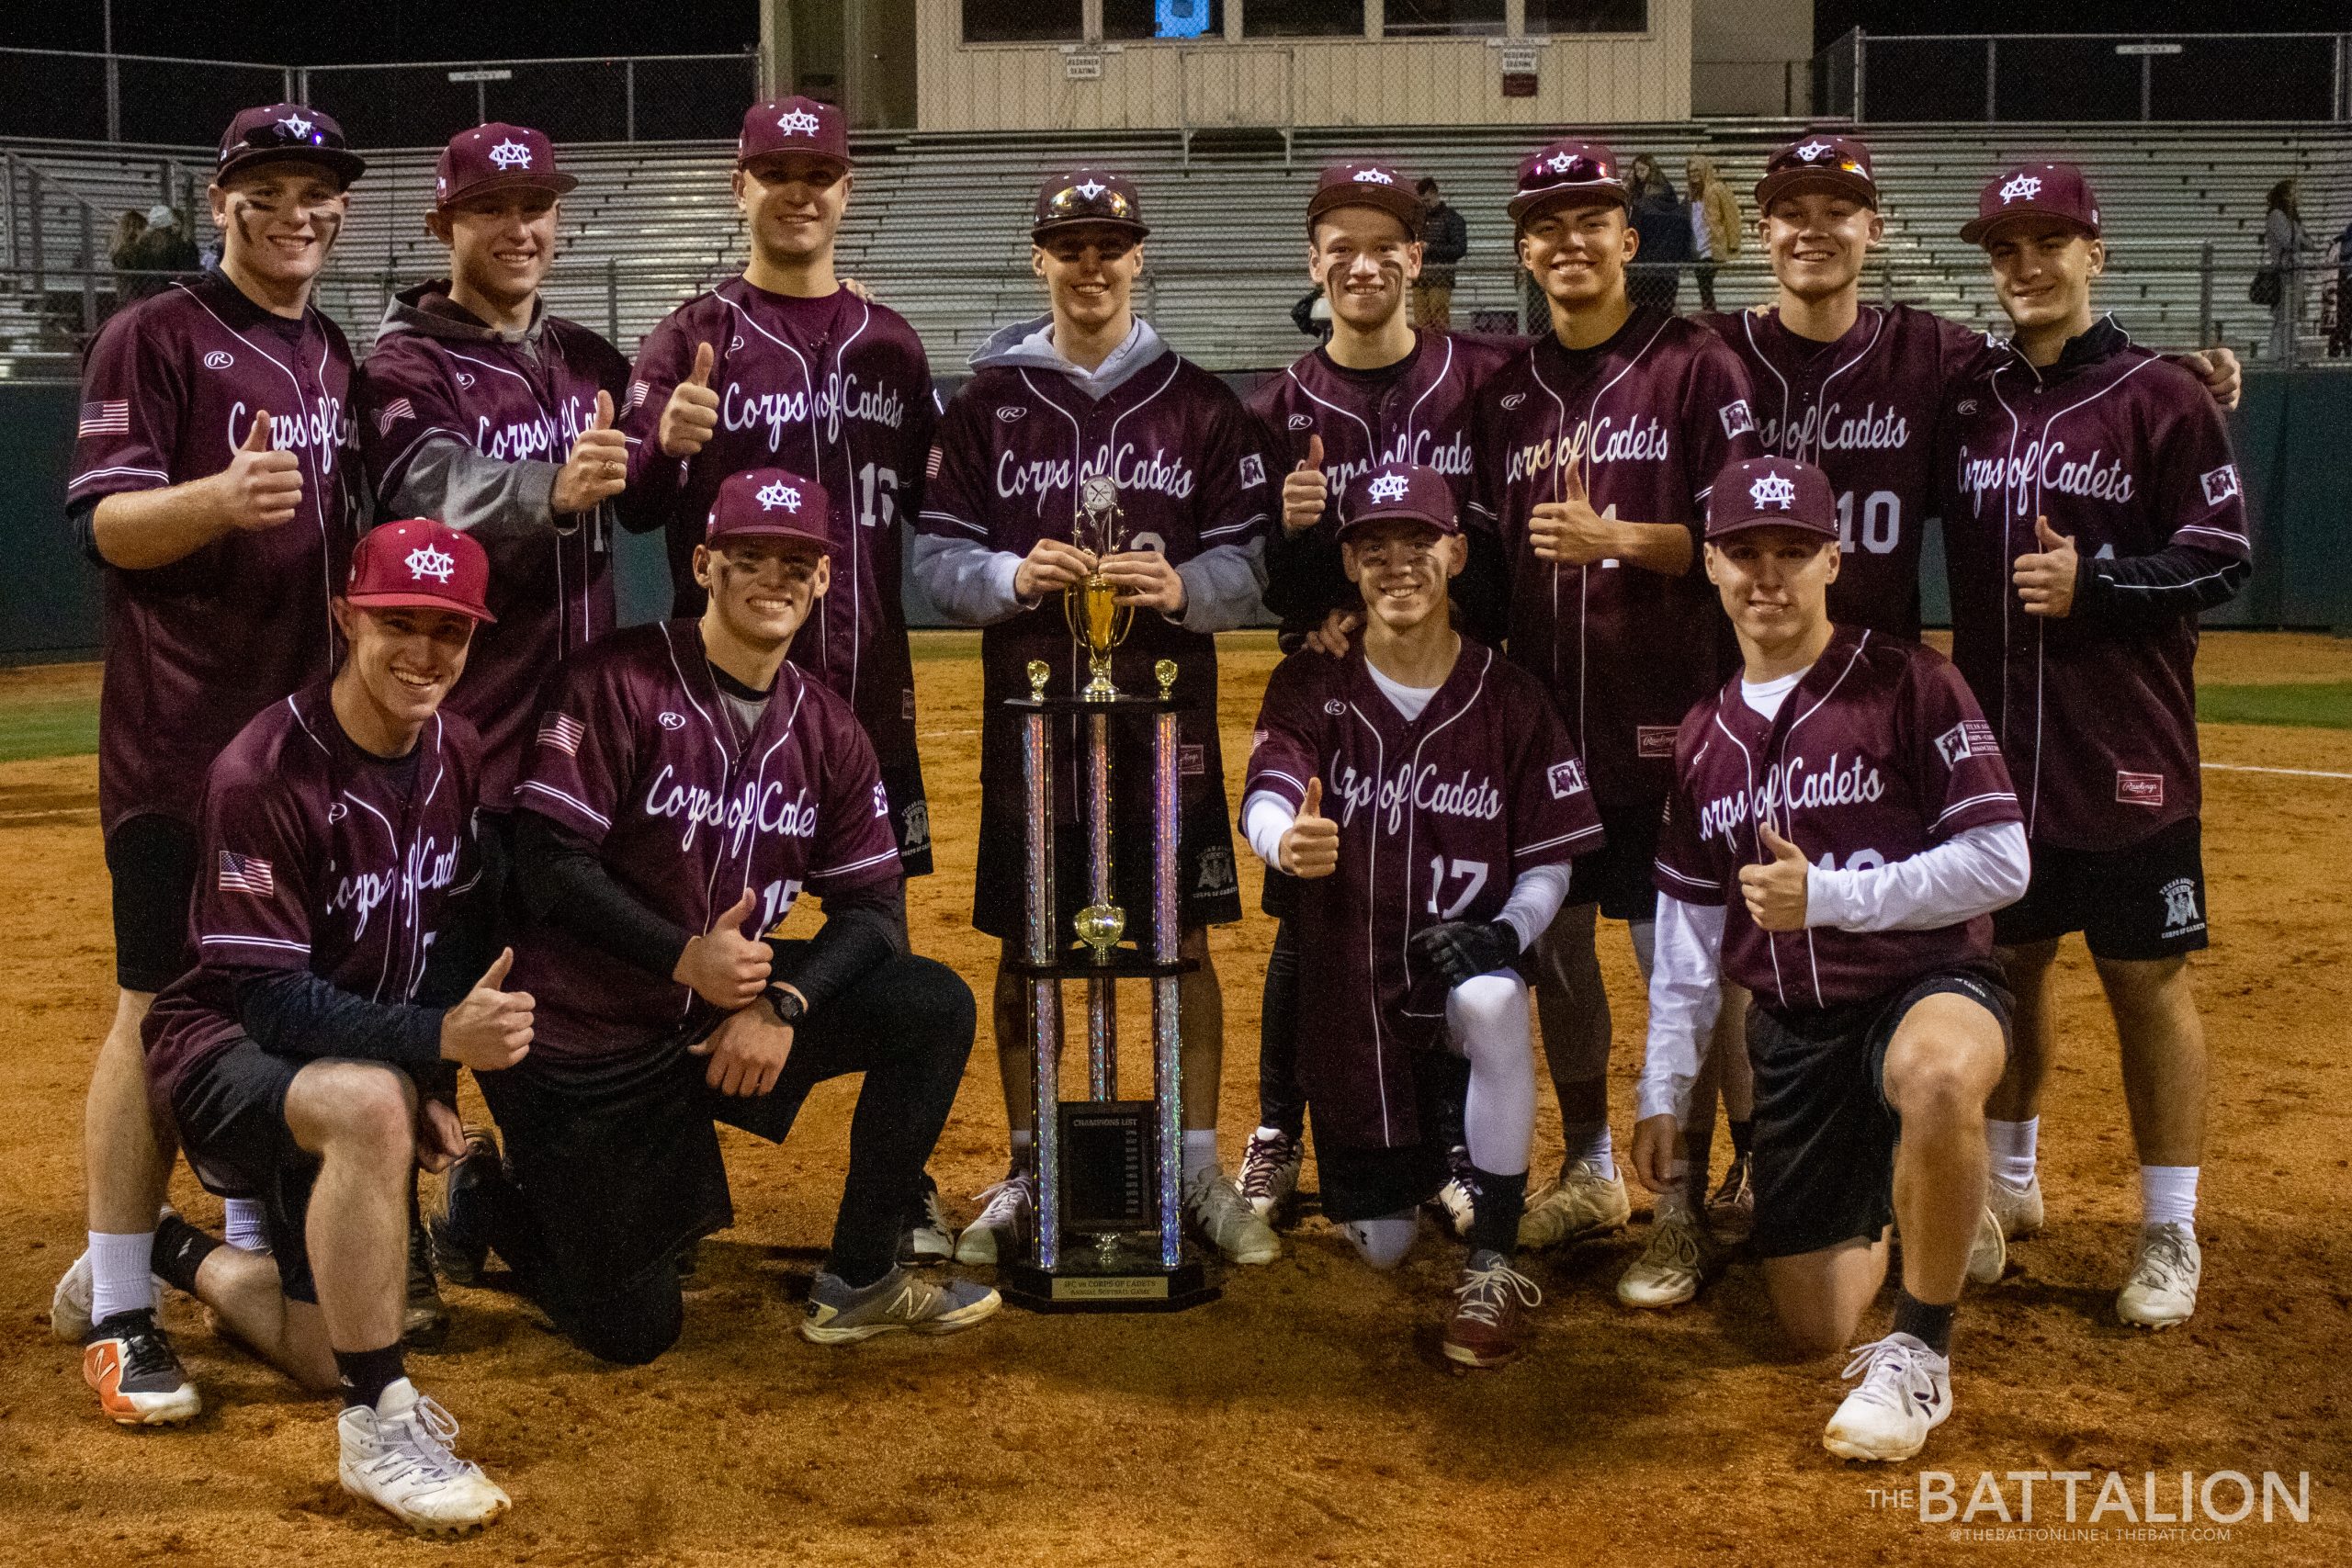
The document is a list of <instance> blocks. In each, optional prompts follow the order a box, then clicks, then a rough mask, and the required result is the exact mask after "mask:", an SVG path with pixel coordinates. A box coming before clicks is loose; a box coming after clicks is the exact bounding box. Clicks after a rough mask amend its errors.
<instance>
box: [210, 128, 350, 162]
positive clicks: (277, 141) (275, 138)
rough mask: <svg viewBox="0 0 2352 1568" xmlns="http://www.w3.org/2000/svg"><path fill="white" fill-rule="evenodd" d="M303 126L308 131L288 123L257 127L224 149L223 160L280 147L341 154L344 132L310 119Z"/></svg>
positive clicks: (221, 150)
mask: <svg viewBox="0 0 2352 1568" xmlns="http://www.w3.org/2000/svg"><path fill="white" fill-rule="evenodd" d="M302 125H303V127H304V129H303V130H300V131H296V130H293V129H292V128H291V127H289V126H288V125H287V123H286V122H285V121H284V120H277V119H274V120H271V121H269V122H268V123H267V124H265V125H256V126H254V127H253V128H252V129H251V130H247V131H246V132H245V133H244V134H243V136H240V137H239V138H237V140H236V141H233V142H232V143H230V144H229V145H228V146H226V147H223V148H222V149H220V159H221V161H222V162H224V163H225V162H227V160H228V159H229V158H230V157H231V156H232V154H234V153H236V152H247V151H251V152H267V151H269V150H270V149H272V148H277V147H332V148H334V149H336V150H338V151H340V150H341V149H342V147H343V132H341V131H339V130H334V128H333V127H331V126H325V125H321V124H320V123H319V122H318V121H316V120H311V119H306V120H303V121H302Z"/></svg>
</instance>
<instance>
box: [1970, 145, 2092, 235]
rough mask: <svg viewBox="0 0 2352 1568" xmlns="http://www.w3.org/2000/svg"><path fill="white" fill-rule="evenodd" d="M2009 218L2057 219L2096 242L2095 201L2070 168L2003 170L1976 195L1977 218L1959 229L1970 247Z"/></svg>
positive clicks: (2031, 166) (2078, 174)
mask: <svg viewBox="0 0 2352 1568" xmlns="http://www.w3.org/2000/svg"><path fill="white" fill-rule="evenodd" d="M2012 218H2056V219H2059V220H2062V221H2064V222H2067V223H2072V224H2074V225H2075V227H2076V228H2078V229H2081V230H2082V231H2084V232H2086V233H2087V234H2089V235H2090V237H2091V238H2092V239H2094V240H2096V239H2098V197H2095V196H2093V195H2091V186H2090V182H2089V181H2088V180H2086V179H2085V178H2083V171H2082V170H2080V169H2078V168H2076V167H2075V165H2074V164H2016V165H2014V166H2012V167H2010V168H2006V169H2003V170H2002V171H2001V172H2000V173H1999V174H1997V175H1994V176H1993V177H1992V178H1991V179H1989V180H1987V181H1986V182H1985V188H1984V189H1983V190H1981V191H1979V192H1977V194H1976V216H1975V217H1974V218H1973V219H1971V220H1968V221H1967V222H1965V223H1963V224H1962V225H1961V226H1960V237H1961V238H1962V239H1963V240H1965V241H1967V242H1968V243H1970V244H1972V245H1973V244H1977V243H1981V242H1982V241H1983V240H1984V239H1985V236H1986V235H1988V234H1990V233H1992V231H1994V230H1995V229H1996V228H1997V227H1999V226H2000V225H2001V224H2002V223H2005V222H2007V220H2010V219H2012Z"/></svg>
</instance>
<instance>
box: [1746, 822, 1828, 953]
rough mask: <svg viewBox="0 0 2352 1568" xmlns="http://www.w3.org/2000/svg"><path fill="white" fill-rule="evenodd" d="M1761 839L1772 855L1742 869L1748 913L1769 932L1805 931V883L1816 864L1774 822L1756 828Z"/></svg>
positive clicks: (1750, 917) (1759, 927) (1762, 929)
mask: <svg viewBox="0 0 2352 1568" xmlns="http://www.w3.org/2000/svg"><path fill="white" fill-rule="evenodd" d="M1756 836H1757V838H1758V840H1759V841H1760V842H1761V843H1762V844H1763V846H1764V851H1765V852H1766V853H1767V854H1770V856H1771V857H1772V858H1771V859H1770V860H1769V861H1766V862H1764V863H1761V864H1758V865H1744V866H1741V867H1740V868H1739V896H1740V897H1742V898H1745V899H1746V900H1747V914H1748V918H1749V919H1753V920H1754V921H1755V922H1756V929H1757V930H1758V931H1803V930H1804V917H1805V884H1806V879H1807V878H1808V877H1809V876H1811V875H1812V874H1813V867H1812V866H1811V865H1810V864H1808V863H1806V861H1805V858H1804V851H1803V850H1800V849H1798V848H1797V847H1796V846H1795V845H1794V844H1792V843H1791V842H1789V840H1786V839H1783V838H1782V837H1781V835H1780V832H1779V830H1778V829H1775V828H1774V827H1773V826H1772V824H1771V823H1770V822H1765V823H1761V824H1759V825H1758V828H1757V829H1756Z"/></svg>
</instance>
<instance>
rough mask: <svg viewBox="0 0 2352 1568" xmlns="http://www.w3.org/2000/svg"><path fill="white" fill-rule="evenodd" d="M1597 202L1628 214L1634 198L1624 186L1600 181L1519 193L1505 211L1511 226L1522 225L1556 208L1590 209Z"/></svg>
mask: <svg viewBox="0 0 2352 1568" xmlns="http://www.w3.org/2000/svg"><path fill="white" fill-rule="evenodd" d="M1596 201H1598V202H1606V203H1610V204H1611V205H1614V206H1617V207H1622V208H1624V209H1626V210H1627V211H1631V210H1632V209H1633V206H1634V198H1633V197H1632V196H1631V195H1630V194H1628V193H1627V191H1626V189H1625V187H1624V186H1621V185H1619V184H1618V183H1617V182H1615V181H1614V180H1599V181H1595V182H1593V183H1591V184H1589V185H1572V186H1544V188H1543V189H1542V190H1528V191H1521V192H1520V193H1519V194H1518V195H1517V196H1514V197H1511V198H1510V207H1509V209H1508V210H1509V211H1510V220H1511V221H1512V222H1514V223H1521V224H1523V223H1525V222H1527V221H1528V220H1530V219H1532V218H1534V217H1537V216H1538V215H1540V214H1542V213H1544V212H1548V211H1550V210H1551V209H1553V208H1555V207H1570V206H1577V205H1589V204H1591V203H1593V202H1596Z"/></svg>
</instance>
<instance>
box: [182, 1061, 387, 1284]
mask: <svg viewBox="0 0 2352 1568" xmlns="http://www.w3.org/2000/svg"><path fill="white" fill-rule="evenodd" d="M301 1070H302V1064H301V1063H300V1062H297V1061H294V1060H293V1059H291V1058H290V1057H286V1056H273V1055H270V1054H269V1053H268V1052H266V1051H265V1050H263V1049H262V1048H261V1047H260V1046H259V1045H258V1044H256V1043H254V1042H253V1041H252V1040H250V1039H248V1038H246V1037H245V1036H243V1035H239V1036H238V1037H237V1039H236V1040H235V1041H234V1042H233V1043H232V1044H231V1045H230V1046H229V1048H228V1049H227V1050H225V1051H222V1052H220V1053H219V1054H218V1055H214V1056H211V1057H209V1058H208V1059H207V1060H205V1061H204V1062H202V1063H200V1064H198V1066H197V1067H196V1068H195V1070H194V1071H192V1072H189V1073H187V1074H185V1075H184V1076H183V1077H181V1079H180V1081H179V1083H178V1085H177V1087H176V1089H175V1092H174V1094H173V1097H172V1119H173V1121H175V1122H177V1123H178V1125H179V1133H180V1144H181V1146H182V1147H184V1148H185V1149H187V1163H188V1167H189V1168H191V1169H192V1170H194V1171H195V1172H196V1179H198V1181H200V1182H202V1183H203V1184H204V1190H206V1191H208V1192H210V1193H213V1194H215V1195H217V1196H219V1197H222V1198H250V1199H255V1200H258V1201H260V1203H261V1206H262V1216H263V1220H264V1223H265V1224H266V1227H267V1233H268V1235H269V1249H270V1252H271V1254H272V1256H273V1257H274V1258H276V1259H277V1280H278V1284H279V1287H280V1288H281V1289H283V1290H284V1291H285V1292H286V1294H287V1296H288V1299H289V1300H293V1301H298V1302H311V1303H315V1302H317V1301H318V1299H319V1288H318V1286H317V1284H316V1283H315V1282H314V1281H313V1280H311V1255H310V1248H309V1246H308V1244H307V1242H306V1241H305V1239H304V1234H303V1226H304V1224H305V1222H306V1221H307V1220H308V1218H309V1215H310V1212H311V1186H312V1184H313V1183H315V1182H316V1181H317V1180H318V1179H319V1161H318V1156H315V1155H311V1154H306V1153H304V1152H303V1150H302V1148H301V1145H299V1144H297V1143H295V1141H294V1131H293V1129H292V1128H290V1127H288V1126H287V1124H286V1093H287V1090H288V1089H289V1088H290V1087H291V1086H292V1085H293V1082H294V1075H295V1074H296V1073H298V1072H300V1071H301ZM385 1070H386V1071H387V1072H390V1071H394V1070H396V1069H393V1068H389V1067H388V1068H386V1069H385Z"/></svg>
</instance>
